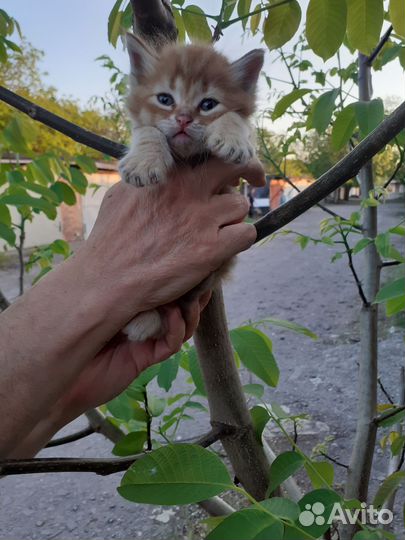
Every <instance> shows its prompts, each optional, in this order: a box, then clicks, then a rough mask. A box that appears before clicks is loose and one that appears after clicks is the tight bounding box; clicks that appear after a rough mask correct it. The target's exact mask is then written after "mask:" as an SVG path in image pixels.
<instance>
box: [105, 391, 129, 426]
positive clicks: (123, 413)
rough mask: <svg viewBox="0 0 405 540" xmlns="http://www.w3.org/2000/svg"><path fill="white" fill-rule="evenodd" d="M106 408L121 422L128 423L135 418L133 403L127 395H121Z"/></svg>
mask: <svg viewBox="0 0 405 540" xmlns="http://www.w3.org/2000/svg"><path fill="white" fill-rule="evenodd" d="M106 406H107V410H108V411H109V412H110V413H111V414H112V415H113V416H115V418H118V419H119V420H124V422H128V421H129V420H131V418H132V417H133V407H132V404H131V401H130V400H129V399H128V397H127V396H126V395H125V394H121V395H119V396H117V397H116V398H114V399H112V400H111V401H109V402H108V403H107V404H106Z"/></svg>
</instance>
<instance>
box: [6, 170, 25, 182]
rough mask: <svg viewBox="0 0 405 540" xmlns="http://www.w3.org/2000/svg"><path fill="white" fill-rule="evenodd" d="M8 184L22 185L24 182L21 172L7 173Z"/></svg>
mask: <svg viewBox="0 0 405 540" xmlns="http://www.w3.org/2000/svg"><path fill="white" fill-rule="evenodd" d="M6 177H7V180H8V182H9V184H23V183H24V181H25V178H24V175H23V173H22V171H18V170H15V171H8V172H7V173H6Z"/></svg>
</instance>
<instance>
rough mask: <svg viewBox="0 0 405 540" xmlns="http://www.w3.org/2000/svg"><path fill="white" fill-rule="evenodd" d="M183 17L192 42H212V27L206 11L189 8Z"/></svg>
mask: <svg viewBox="0 0 405 540" xmlns="http://www.w3.org/2000/svg"><path fill="white" fill-rule="evenodd" d="M182 15H183V22H184V26H185V29H186V31H187V34H188V36H189V38H190V39H191V41H212V34H211V30H210V27H209V26H208V22H207V19H206V17H205V13H204V11H203V10H202V9H201V8H200V7H198V6H194V5H190V6H187V8H186V9H185V10H184V11H183V12H182Z"/></svg>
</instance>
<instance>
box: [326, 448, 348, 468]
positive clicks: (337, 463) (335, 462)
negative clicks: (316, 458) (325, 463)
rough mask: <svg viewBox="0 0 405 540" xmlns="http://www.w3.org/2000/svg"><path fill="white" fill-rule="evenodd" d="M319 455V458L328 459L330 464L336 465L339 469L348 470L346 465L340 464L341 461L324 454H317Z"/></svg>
mask: <svg viewBox="0 0 405 540" xmlns="http://www.w3.org/2000/svg"><path fill="white" fill-rule="evenodd" d="M319 453H320V454H321V456H323V457H324V458H326V459H328V460H329V461H331V462H332V463H334V464H335V465H338V466H339V467H343V468H344V469H348V468H349V465H346V464H345V463H342V462H341V461H338V460H337V459H335V458H333V457H331V456H329V455H328V454H326V453H325V452H319Z"/></svg>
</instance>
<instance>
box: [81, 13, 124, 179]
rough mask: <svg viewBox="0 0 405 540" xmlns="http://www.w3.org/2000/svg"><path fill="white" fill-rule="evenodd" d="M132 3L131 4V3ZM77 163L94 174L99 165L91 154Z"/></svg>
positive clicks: (82, 157) (85, 170)
mask: <svg viewBox="0 0 405 540" xmlns="http://www.w3.org/2000/svg"><path fill="white" fill-rule="evenodd" d="M129 5H130V4H129ZM75 161H76V163H77V164H78V165H79V167H80V168H81V169H82V171H84V172H85V173H88V174H92V173H96V172H97V165H96V162H95V161H94V159H92V158H91V157H89V156H76V157H75Z"/></svg>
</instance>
